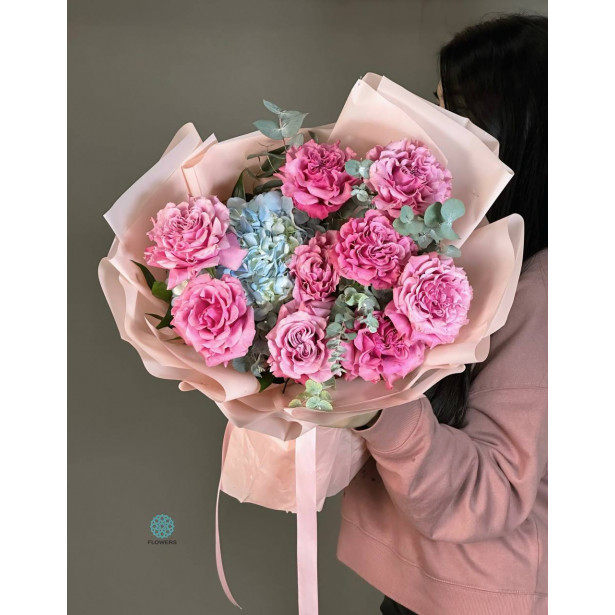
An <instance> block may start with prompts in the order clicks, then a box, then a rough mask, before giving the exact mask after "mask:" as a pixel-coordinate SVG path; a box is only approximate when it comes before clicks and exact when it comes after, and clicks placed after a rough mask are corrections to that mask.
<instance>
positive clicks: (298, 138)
mask: <svg viewBox="0 0 615 615" xmlns="http://www.w3.org/2000/svg"><path fill="white" fill-rule="evenodd" d="M304 142H305V137H304V136H303V135H302V134H301V133H300V132H298V133H297V134H296V135H295V136H294V137H291V139H290V141H289V142H288V144H289V145H290V146H299V145H303V143H304Z"/></svg>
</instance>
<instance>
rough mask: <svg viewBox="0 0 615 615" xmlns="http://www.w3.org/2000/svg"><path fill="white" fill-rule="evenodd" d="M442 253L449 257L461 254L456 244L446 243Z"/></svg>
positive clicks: (457, 256)
mask: <svg viewBox="0 0 615 615" xmlns="http://www.w3.org/2000/svg"><path fill="white" fill-rule="evenodd" d="M443 254H444V255H445V256H450V257H451V258H459V257H460V256H461V250H460V249H459V248H458V247H457V246H452V245H448V246H446V248H444V252H443Z"/></svg>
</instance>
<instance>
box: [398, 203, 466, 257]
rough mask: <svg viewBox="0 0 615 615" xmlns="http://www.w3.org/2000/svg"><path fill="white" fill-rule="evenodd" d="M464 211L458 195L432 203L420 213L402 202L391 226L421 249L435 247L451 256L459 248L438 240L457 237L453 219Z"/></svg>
mask: <svg viewBox="0 0 615 615" xmlns="http://www.w3.org/2000/svg"><path fill="white" fill-rule="evenodd" d="M464 214H465V206H464V204H463V203H462V202H461V201H460V200H459V199H448V200H447V201H445V202H444V203H433V204H432V205H430V206H429V207H428V208H427V209H426V211H425V213H424V215H422V216H419V215H415V214H414V212H413V211H412V208H411V207H408V206H407V205H404V206H403V207H402V208H401V211H400V213H399V218H397V219H395V220H394V221H393V227H394V228H395V230H396V231H397V232H398V233H399V234H400V235H404V236H407V237H408V236H409V237H411V238H412V239H413V241H414V242H415V243H416V244H417V245H418V246H419V248H420V249H421V250H422V251H424V252H432V251H436V252H439V253H440V254H445V255H446V256H450V257H453V258H455V257H458V256H460V255H461V252H460V251H459V249H458V248H456V247H455V246H451V245H447V246H445V247H443V246H441V245H440V242H441V241H443V240H447V241H455V240H456V239H459V235H458V234H457V233H456V232H455V230H454V229H453V223H454V222H455V220H457V219H458V218H461V216H463V215H464Z"/></svg>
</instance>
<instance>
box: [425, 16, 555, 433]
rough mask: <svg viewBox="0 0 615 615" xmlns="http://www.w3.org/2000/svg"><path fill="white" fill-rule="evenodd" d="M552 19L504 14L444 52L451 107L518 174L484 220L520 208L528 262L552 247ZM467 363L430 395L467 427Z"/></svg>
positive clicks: (445, 417)
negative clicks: (492, 141) (496, 146)
mask: <svg viewBox="0 0 615 615" xmlns="http://www.w3.org/2000/svg"><path fill="white" fill-rule="evenodd" d="M547 23H548V22H547V18H546V17H542V16H538V15H506V16H503V17H499V18H497V19H492V20H490V21H484V22H481V23H479V24H477V25H475V26H471V27H469V28H467V29H465V30H463V31H462V32H460V33H459V34H457V35H456V36H455V37H454V38H453V39H452V40H451V41H450V42H449V43H447V44H446V45H445V46H444V47H442V49H441V50H440V79H441V82H442V92H443V96H444V104H445V106H446V108H447V109H450V110H451V111H454V112H455V113H458V114H459V115H463V116H465V117H467V118H469V119H470V120H471V121H472V122H473V123H474V124H476V125H477V126H480V127H481V128H483V129H484V130H486V131H487V132H488V133H489V134H491V135H493V136H494V137H495V138H496V139H498V141H499V142H500V158H501V160H502V161H503V162H505V163H506V164H507V165H508V166H509V167H510V168H511V169H512V170H513V171H514V172H515V176H514V177H513V179H512V180H511V181H510V182H509V184H508V186H507V187H506V188H505V189H504V191H503V192H502V194H501V195H500V196H499V197H498V199H497V200H496V202H495V203H494V204H493V206H492V207H491V209H490V210H489V212H488V213H487V219H488V220H489V221H491V222H493V221H495V220H499V219H501V218H504V217H505V216H508V215H509V214H511V213H518V214H520V215H521V216H523V219H524V221H525V246H524V254H523V257H524V259H525V260H527V259H528V258H530V257H531V256H533V255H534V254H536V253H537V252H539V251H540V250H542V249H543V248H546V247H547ZM471 382H472V374H471V370H470V366H466V369H465V371H464V372H462V373H461V374H454V375H452V376H448V377H447V378H444V379H443V380H441V381H440V382H439V383H438V384H436V385H435V386H434V387H432V388H431V389H430V390H429V391H427V393H426V396H427V397H428V399H429V400H430V402H431V405H432V408H433V410H434V413H435V415H436V417H437V418H438V420H439V421H440V422H441V423H446V424H448V425H451V426H453V427H463V425H464V421H465V414H466V410H467V405H468V393H469V390H470V385H471Z"/></svg>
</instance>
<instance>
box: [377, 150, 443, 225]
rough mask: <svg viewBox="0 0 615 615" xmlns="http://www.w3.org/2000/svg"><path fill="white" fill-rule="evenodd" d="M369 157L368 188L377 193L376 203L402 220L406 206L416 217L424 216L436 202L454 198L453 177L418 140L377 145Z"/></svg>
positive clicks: (378, 206) (392, 215)
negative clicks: (401, 216)
mask: <svg viewBox="0 0 615 615" xmlns="http://www.w3.org/2000/svg"><path fill="white" fill-rule="evenodd" d="M367 158H368V159H369V160H374V164H372V166H371V167H370V169H369V182H368V185H369V187H370V188H371V189H372V190H374V191H375V192H377V193H378V194H377V196H375V197H374V198H373V200H372V202H373V204H374V205H375V206H376V207H377V208H378V209H381V210H383V211H386V212H388V213H389V215H390V216H391V217H393V218H399V212H400V210H401V208H402V207H403V206H404V205H409V206H410V207H412V211H414V213H415V214H417V215H418V214H423V213H424V212H425V210H426V209H427V208H428V207H429V206H430V205H431V204H432V203H436V202H437V201H440V202H444V201H445V200H446V199H448V198H449V197H450V196H451V182H452V176H451V173H450V171H449V170H448V169H447V168H445V167H443V166H442V165H441V164H440V163H439V162H438V161H437V160H436V157H435V156H434V155H433V154H432V153H431V152H430V151H429V150H428V149H427V148H426V147H425V146H424V145H422V144H421V143H420V142H419V141H408V139H403V140H402V141H394V142H392V143H389V144H388V145H387V146H386V147H382V145H377V146H376V147H374V148H373V149H371V150H370V151H369V152H367Z"/></svg>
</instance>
